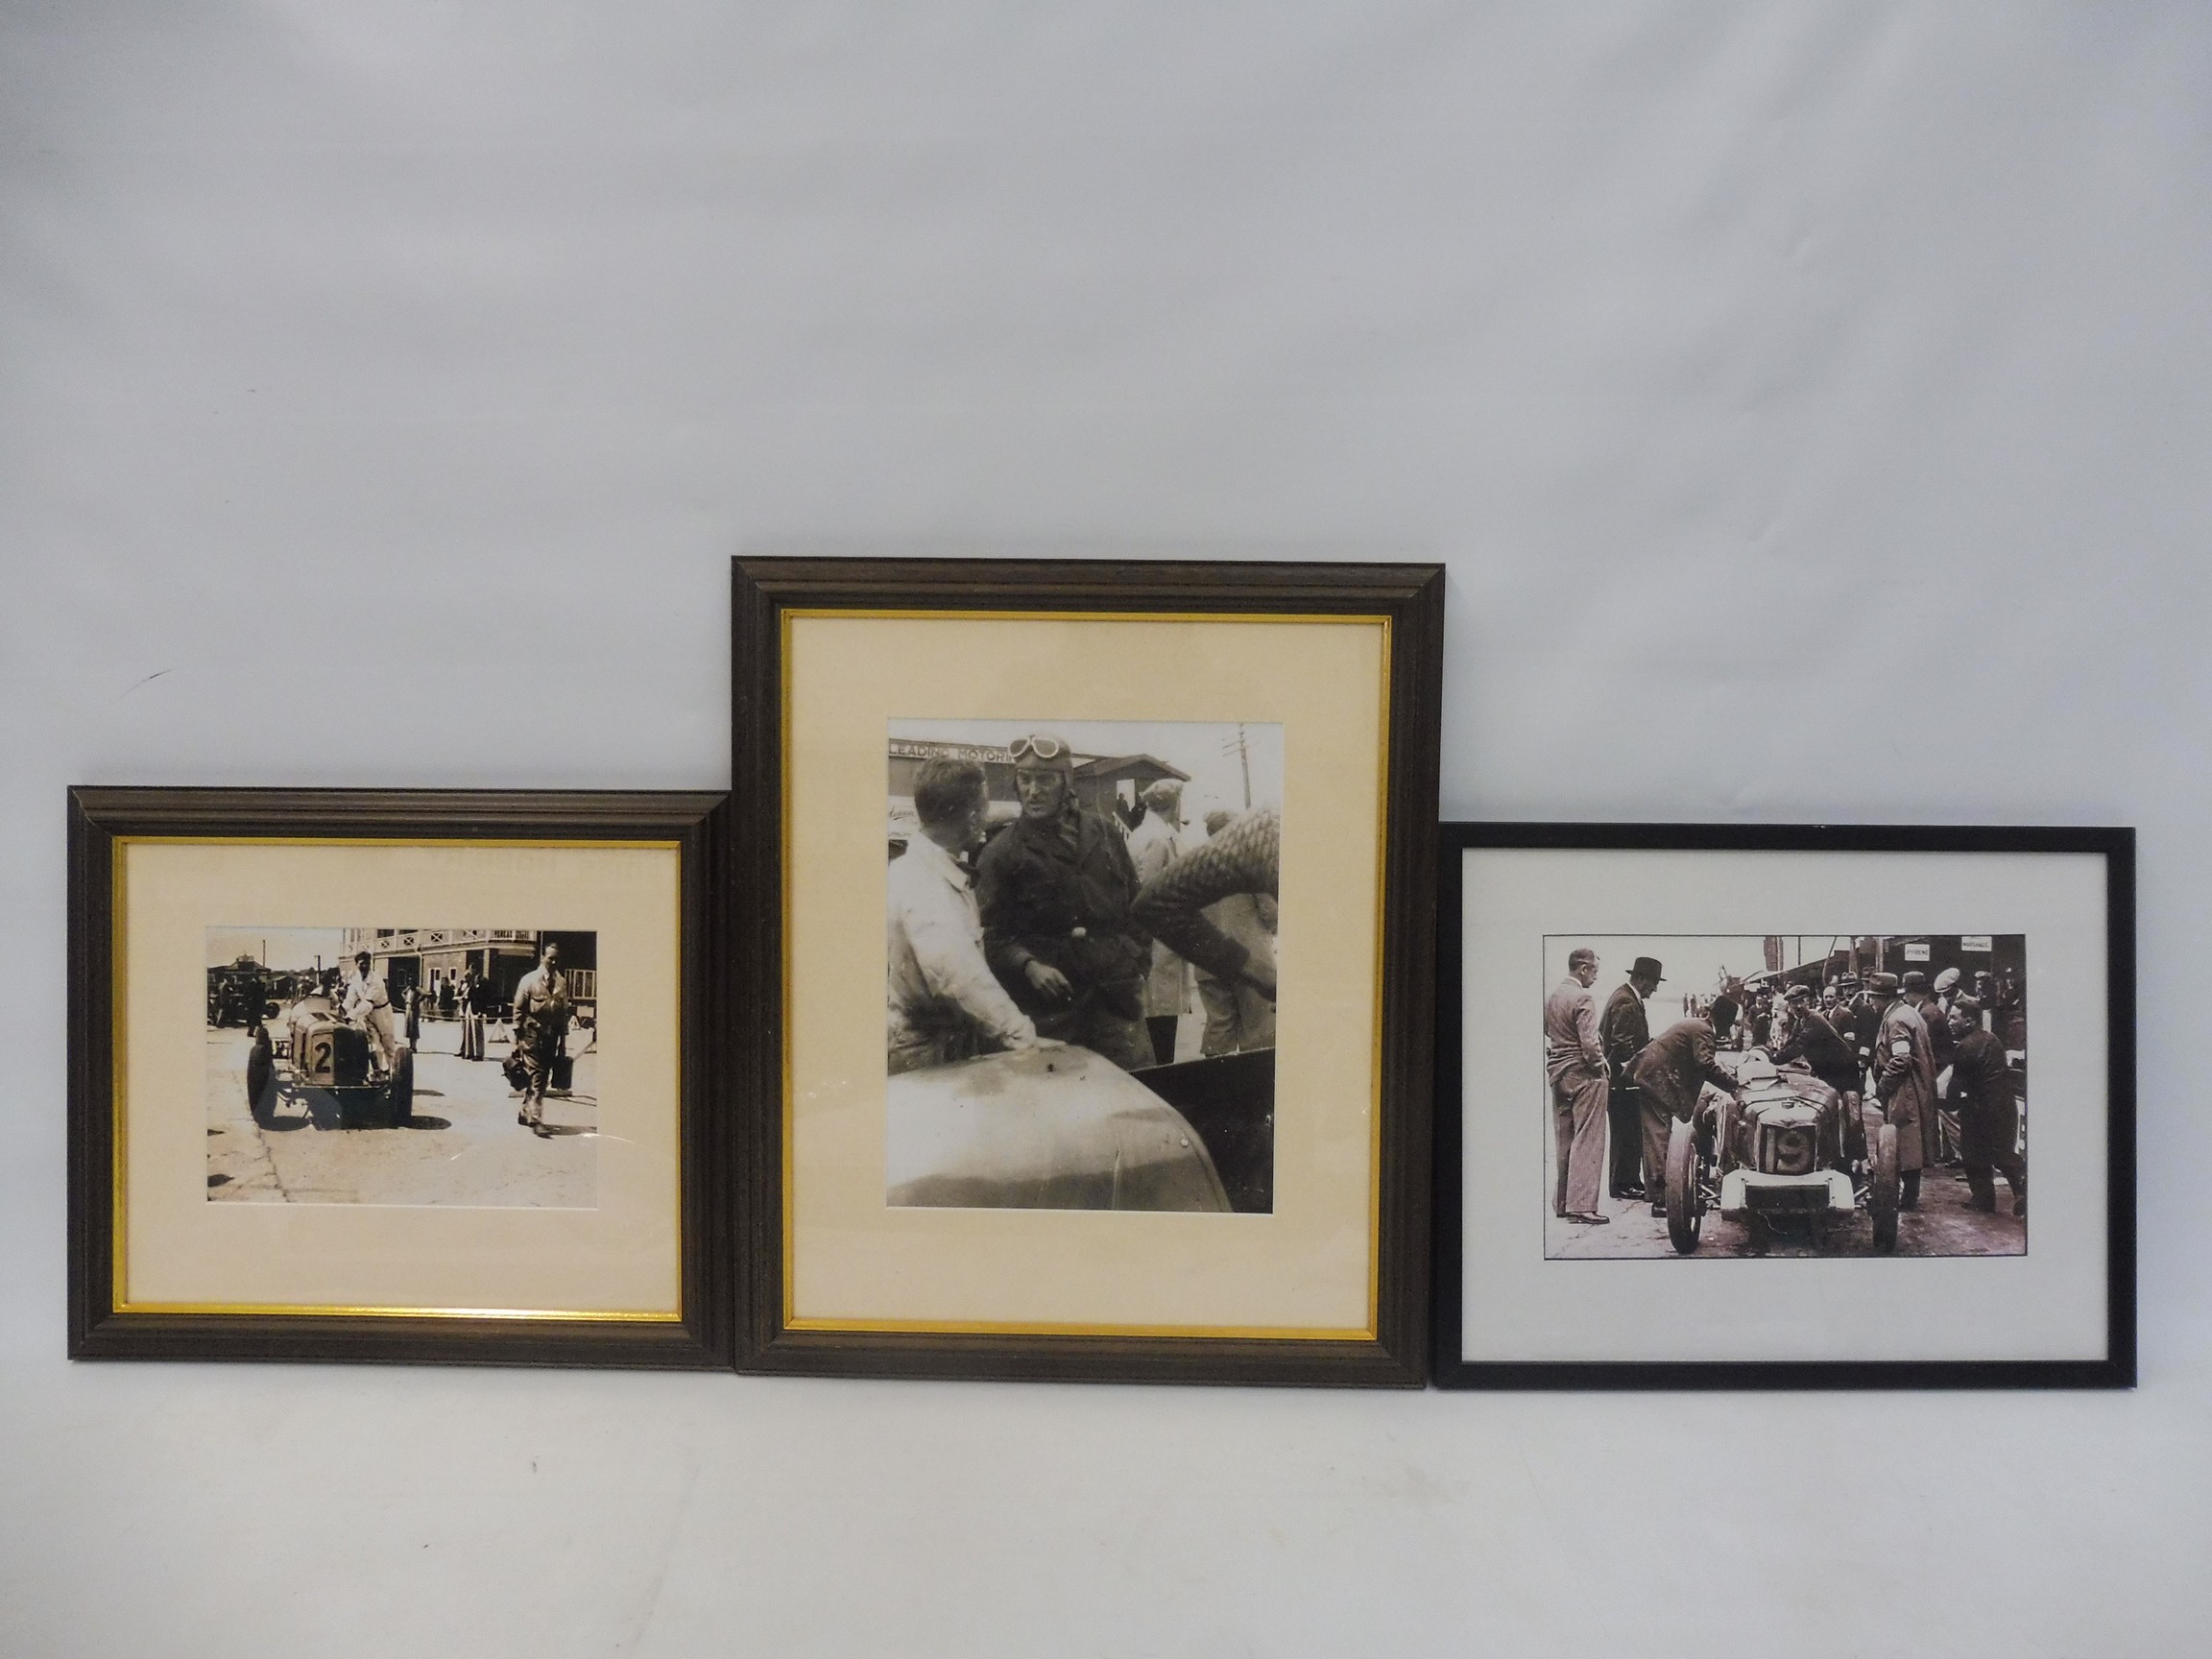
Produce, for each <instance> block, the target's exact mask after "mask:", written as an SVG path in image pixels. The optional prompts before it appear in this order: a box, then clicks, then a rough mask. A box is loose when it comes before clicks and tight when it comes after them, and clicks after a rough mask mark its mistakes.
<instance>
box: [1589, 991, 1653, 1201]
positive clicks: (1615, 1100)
mask: <svg viewBox="0 0 2212 1659" xmlns="http://www.w3.org/2000/svg"><path fill="white" fill-rule="evenodd" d="M1664 983H1666V981H1665V980H1664V979H1662V978H1661V976H1660V973H1659V964H1658V963H1657V962H1656V961H1654V960H1653V959H1652V958H1651V957H1649V956H1639V957H1637V958H1636V960H1635V961H1634V962H1633V963H1631V964H1630V965H1629V969H1628V977H1627V979H1626V980H1625V981H1624V982H1623V983H1622V984H1620V985H1617V986H1615V987H1614V990H1613V995H1612V996H1611V997H1609V998H1606V999H1605V1012H1604V1013H1603V1014H1602V1015H1601V1016H1599V1021H1598V1040H1599V1042H1600V1043H1602V1044H1603V1045H1604V1046H1605V1070H1606V1078H1607V1093H1606V1096H1605V1118H1606V1126H1607V1128H1609V1129H1610V1130H1611V1131H1612V1135H1613V1144H1612V1151H1611V1153H1610V1154H1609V1158H1608V1163H1607V1169H1606V1182H1605V1186H1606V1190H1607V1191H1608V1192H1610V1193H1611V1194H1612V1195H1613V1196H1614V1197H1616V1198H1643V1197H1645V1196H1647V1189H1648V1187H1649V1185H1650V1181H1651V1176H1650V1172H1649V1171H1648V1170H1647V1169H1645V1168H1644V1108H1643V1106H1642V1104H1641V1102H1640V1100H1639V1098H1638V1095H1637V1091H1636V1084H1635V1080H1634V1079H1633V1078H1631V1077H1630V1076H1629V1075H1628V1063H1629V1062H1630V1061H1631V1060H1633V1059H1635V1058H1636V1056H1637V1055H1638V1054H1639V1053H1640V1052H1641V1051H1642V1050H1643V1047H1644V1045H1645V1044H1647V1043H1648V1042H1650V1041H1651V1022H1650V1019H1649V1017H1648V1015H1647V1013H1646V1012H1645V1008H1644V1004H1645V1002H1646V1001H1647V999H1649V998H1650V996H1651V993H1652V992H1654V991H1656V990H1657V989H1658V988H1659V987H1660V986H1661V985H1662V984H1664ZM1661 1179H1665V1172H1664V1171H1662V1172H1661Z"/></svg>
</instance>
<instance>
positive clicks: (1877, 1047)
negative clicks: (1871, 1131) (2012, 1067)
mask: <svg viewBox="0 0 2212 1659" xmlns="http://www.w3.org/2000/svg"><path fill="white" fill-rule="evenodd" d="M1900 989H1901V987H1900V986H1899V984H1898V980H1897V975H1896V974H1873V975H1872V976H1871V977H1869V978H1868V980H1867V981H1866V992H1867V997H1868V998H1869V999H1870V1001H1871V1002H1872V1004H1873V1006H1874V1007H1875V1008H1876V1009H1877V1010H1878V1011H1879V1018H1880V1021H1881V1023H1880V1025H1879V1026H1878V1027H1877V1028H1876V1032H1875V1038H1874V1059H1875V1074H1874V1094H1875V1097H1876V1098H1877V1099H1879V1100H1880V1101H1881V1102H1882V1118H1883V1121H1885V1122H1887V1123H1893V1124H1895V1125H1896V1127H1897V1173H1898V1176H1899V1178H1900V1179H1899V1192H1898V1196H1897V1208H1898V1209H1900V1210H1917V1209H1919V1208H1920V1171H1921V1170H1922V1169H1924V1168H1925V1167H1927V1166H1928V1165H1929V1164H1930V1163H1931V1162H1933V1161H1934V1157H1935V1151H1936V1127H1935V1126H1936V1061H1935V1055H1934V1051H1933V1050H1932V1049H1931V1048H1930V1046H1929V1043H1928V1022H1927V1021H1925V1020H1923V1019H1921V1018H1920V1010H1919V1009H1917V1008H1915V1007H1913V1006H1912V1004H1911V1003H1910V1002H1907V1001H1905V1000H1903V999H1902V998H1901V997H1900V995H1899V993H1900Z"/></svg>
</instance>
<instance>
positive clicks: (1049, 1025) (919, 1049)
mask: <svg viewBox="0 0 2212 1659" xmlns="http://www.w3.org/2000/svg"><path fill="white" fill-rule="evenodd" d="M1011 750H1012V753H1013V756H1014V762H1015V767H1014V784H1015V790H1016V794H1017V796H1018V799H1019V805H1020V813H1019V815H1018V816H1017V817H1016V818H1015V819H1014V820H1013V821H1012V822H1011V823H1009V824H1006V825H1005V826H1003V827H1001V828H998V829H995V831H994V832H992V833H990V834H989V835H988V836H986V828H987V825H988V809H989V801H988V796H987V793H986V786H985V778H984V773H983V769H982V767H980V766H978V765H975V764H974V763H973V762H970V761H965V760H954V759H933V760H930V761H928V762H926V763H925V764H924V766H923V767H922V769H921V771H920V773H919V774H918V775H917V777H916V779H915V781H914V811H915V816H916V817H917V818H918V819H919V821H920V829H921V832H920V833H919V834H918V835H916V836H914V837H912V838H911V839H910V840H909V841H908V843H907V846H906V849H905V851H904V852H903V853H902V854H900V855H899V856H898V857H896V858H894V859H893V860H892V863H891V870H890V906H889V914H888V945H889V953H888V958H887V969H888V972H887V998H888V1013H889V1034H888V1064H889V1070H891V1071H892V1072H893V1073H898V1072H902V1071H910V1070H917V1069H919V1068H923V1067H931V1066H945V1065H950V1064H952V1063H953V1062H955V1061H960V1060H965V1059H969V1058H972V1057H973V1056H974V1055H977V1054H984V1053H992V1052H997V1051H1000V1050H1007V1049H1025V1048H1033V1047H1036V1046H1040V1045H1043V1044H1052V1043H1072V1044H1080V1045H1081V1046H1084V1047H1086V1048H1089V1049H1092V1050H1093V1051H1094V1052H1095V1053H1097V1054H1099V1055H1101V1056H1103V1057H1104V1058H1105V1059H1107V1060H1110V1061H1112V1062H1113V1063H1114V1064H1115V1065H1117V1066H1119V1067H1121V1068H1122V1069H1123V1070H1131V1071H1135V1070H1143V1069H1145V1068H1148V1067H1152V1066H1160V1065H1166V1064H1167V1063H1168V1062H1170V1061H1171V1060H1172V1059H1173V1058H1174V1056H1175V1052H1176V1042H1177V1037H1178V1034H1179V1030H1180V1025H1181V1022H1182V1020H1183V1019H1184V1018H1185V1014H1186V1010H1187V1009H1188V1008H1189V1006H1190V1001H1191V992H1192V991H1193V990H1194V991H1195V993H1196V999H1197V1001H1198V1003H1199V1005H1200V1006H1201V1007H1202V1008H1203V1010H1204V1018H1205V1031H1204V1036H1203V1039H1202V1042H1201V1051H1202V1052H1203V1053H1205V1054H1208V1055H1213V1054H1230V1053H1237V1052H1239V1051H1242V1050H1245V1049H1253V1048H1267V1047H1272V1046H1274V1042H1275V931H1276V902H1277V884H1278V880H1279V871H1280V862H1281V837H1282V815H1281V813H1280V812H1279V811H1278V810H1277V809H1275V808H1273V807H1262V808H1258V809H1255V810H1252V811H1247V812H1243V813H1238V814H1229V813H1213V814H1209V815H1208V819H1207V823H1206V827H1205V829H1204V830H1203V831H1200V830H1198V829H1195V827H1193V826H1190V825H1187V824H1186V823H1185V822H1184V820H1183V811H1182V785H1181V784H1180V783H1178V782H1177V781H1174V780H1172V779H1163V780H1160V781H1156V782H1154V783H1152V784H1151V785H1149V786H1148V788H1147V789H1146V790H1145V793H1144V796H1143V804H1144V807H1145V812H1144V816H1143V818H1142V820H1140V822H1139V823H1138V825H1137V827H1136V828H1135V829H1126V828H1125V827H1124V826H1123V825H1122V823H1121V822H1120V820H1119V819H1118V818H1116V817H1113V816H1109V815H1102V814H1099V813H1096V812H1092V811H1089V810H1087V809H1086V808H1085V807H1084V805H1083V804H1082V802H1081V800H1080V798H1079V797H1078V795H1077V793H1076V789H1075V770H1074V768H1075V758H1074V753H1073V751H1072V749H1071V748H1070V746H1069V744H1068V743H1067V742H1066V741H1065V740H1064V739H1062V738H1059V737H1055V736H1051V735H1049V734H1046V733H1035V734H1032V735H1029V736H1025V737H1022V738H1018V739H1017V740H1016V741H1015V742H1014V743H1013V744H1012V745H1011Z"/></svg>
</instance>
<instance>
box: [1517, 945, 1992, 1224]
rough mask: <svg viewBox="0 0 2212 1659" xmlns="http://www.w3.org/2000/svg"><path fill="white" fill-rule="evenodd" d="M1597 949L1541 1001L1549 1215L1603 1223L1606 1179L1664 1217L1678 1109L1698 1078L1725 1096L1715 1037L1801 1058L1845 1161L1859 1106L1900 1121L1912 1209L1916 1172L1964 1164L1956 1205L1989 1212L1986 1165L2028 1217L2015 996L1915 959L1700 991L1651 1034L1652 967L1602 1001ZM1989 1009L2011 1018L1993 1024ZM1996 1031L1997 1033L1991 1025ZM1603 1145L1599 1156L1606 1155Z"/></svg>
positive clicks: (1856, 1147) (1578, 952) (1573, 954)
mask: <svg viewBox="0 0 2212 1659" xmlns="http://www.w3.org/2000/svg"><path fill="white" fill-rule="evenodd" d="M1598 972H1599V962H1598V953H1597V952H1596V951H1595V950H1589V949H1588V948H1586V947H1578V948H1576V949H1575V950H1572V951H1570V952H1569V953H1568V957H1567V977H1566V978H1565V979H1563V980H1561V981H1560V983H1559V984H1558V985H1557V986H1556V987H1555V988H1554V989H1553V990H1552V991H1551V994H1550V995H1549V996H1548V997H1547V998H1545V1002H1544V1069H1545V1076H1546V1078H1547V1080H1548V1081H1549V1083H1550V1086H1551V1116H1552V1126H1553V1133H1554V1136H1555V1138H1556V1142H1557V1148H1558V1173H1557V1180H1556V1182H1555V1183H1554V1188H1553V1192H1552V1202H1551V1210H1552V1214H1554V1215H1556V1216H1558V1217H1560V1218H1562V1219H1564V1220H1567V1221H1570V1222H1574V1223H1576V1224H1579V1225H1582V1226H1593V1227H1596V1226H1603V1225H1605V1224H1606V1222H1607V1221H1608V1219H1609V1217H1607V1216H1606V1215H1605V1214H1602V1213H1601V1212H1600V1211H1599V1208H1598V1192H1599V1183H1600V1182H1601V1181H1602V1182H1603V1183H1604V1185H1605V1187H1606V1190H1607V1191H1608V1192H1609V1193H1610V1194H1611V1196H1613V1197H1614V1198H1616V1199H1625V1200H1631V1201H1637V1200H1648V1201H1649V1202H1650V1205H1651V1213H1652V1214H1654V1215H1664V1214H1666V1213H1667V1205H1666V1194H1665V1182H1666V1173H1665V1172H1666V1167H1667V1142H1668V1139H1669V1137H1670V1136H1671V1133H1672V1125H1673V1123H1674V1122H1675V1121H1676V1120H1677V1119H1679V1120H1682V1121H1688V1120H1689V1119H1690V1118H1692V1116H1693V1114H1694V1113H1695V1109H1696V1105H1697V1099H1698V1096H1699V1095H1700V1094H1702V1092H1703V1091H1704V1090H1705V1088H1706V1087H1708V1086H1711V1087H1713V1088H1716V1089H1719V1090H1721V1091H1723V1092H1725V1093H1733V1092H1735V1090H1736V1087H1737V1084H1736V1079H1735V1076H1734V1075H1733V1074H1732V1073H1731V1072H1730V1071H1728V1070H1726V1069H1725V1068H1723V1067H1722V1066H1721V1065H1720V1063H1719V1051H1720V1050H1721V1049H1722V1048H1725V1047H1757V1048H1764V1049H1766V1050H1767V1053H1768V1056H1769V1057H1770V1058H1772V1059H1773V1060H1775V1061H1776V1062H1778V1063H1782V1064H1789V1063H1791V1062H1795V1063H1797V1064H1799V1065H1802V1066H1803V1067H1804V1068H1805V1069H1806V1070H1809V1071H1811V1072H1812V1073H1813V1075H1814V1076H1815V1077H1817V1078H1818V1079H1819V1080H1820V1081H1821V1082H1822V1083H1825V1084H1826V1085H1827V1086H1828V1087H1829V1088H1831V1089H1833V1090H1835V1091H1836V1092H1837V1094H1839V1095H1841V1096H1842V1097H1843V1102H1844V1113H1843V1118H1844V1125H1845V1138H1844V1144H1843V1151H1842V1157H1843V1160H1844V1161H1845V1162H1846V1163H1848V1162H1849V1161H1850V1160H1851V1159H1852V1158H1853V1157H1854V1156H1856V1157H1859V1158H1863V1157H1864V1146H1863V1132H1858V1131H1859V1126H1860V1123H1861V1118H1860V1103H1861V1102H1862V1101H1865V1102H1869V1103H1872V1104H1873V1105H1875V1106H1877V1107H1878V1108H1879V1109H1880V1112H1881V1115H1882V1120H1883V1121H1884V1122H1886V1123H1889V1124H1893V1125H1894V1126H1895V1127H1896V1130H1897V1164H1898V1171H1899V1176H1900V1182H1899V1186H1900V1192H1899V1201H1898V1208H1899V1209H1901V1210H1916V1209H1918V1208H1919V1205H1920V1186H1921V1179H1922V1175H1923V1173H1924V1172H1925V1171H1926V1170H1927V1169H1929V1168H1930V1167H1933V1166H1951V1167H1956V1168H1958V1169H1960V1171H1961V1172H1962V1174H1963V1178H1964V1179H1965V1181H1966V1184H1967V1188H1968V1194H1969V1196H1968V1200H1967V1207H1968V1208H1969V1209H1972V1210H1980V1211H1994V1210H1995V1209H1996V1207H1997V1200H1996V1179H1995V1178H1996V1176H1997V1175H1998V1174H1999V1173H2002V1174H2003V1175H2004V1177H2005V1179H2006V1183H2007V1185H2008V1187H2009V1189H2010V1190H2011V1194H2012V1214H2015V1215H2026V1214H2027V1213H2028V1169H2027V1163H2026V1160H2025V1158H2024V1157H2023V1156H2022V1154H2021V1152H2020V1149H2019V1100H2018V1095H2017V1093H2016V1090H2015V1087H2014V1080H2013V1073H2012V1068H2011V1063H2010V1056H2009V1054H2008V1051H2007V1040H2008V1037H2009V1036H2020V1035H2024V1033H2023V1032H2021V1031H2020V1030H2019V1029H2018V1025H2017V1022H2018V1021H2019V1020H2020V1019H2021V1018H2023V1017H2022V1016H2021V1015H2020V1001H2019V998H2018V996H2017V993H2016V992H2014V993H2013V994H2012V995H2010V996H2009V997H2008V996H2007V994H2006V993H2005V991H2004V990H2003V988H2002V987H2000V986H1999V984H1998V982H1997V981H1996V980H1995V979H1994V978H1993V976H1991V975H1989V974H1980V975H1978V976H1977V979H1976V985H1975V989H1976V990H1978V991H1980V992H1982V993H1983V995H1981V996H1976V995H1973V994H1970V993H1968V992H1965V991H1962V990H1961V989H1960V986H1961V983H1962V976H1961V975H1960V972H1959V970H1957V969H1956V968H1952V969H1946V970H1945V971H1944V972H1943V973H1942V974H1938V975H1937V976H1936V979H1935V980H1934V981H1933V982H1931V981H1930V979H1929V977H1928V975H1927V974H1924V973H1920V972H1918V971H1913V972H1910V973H1907V974H1902V975H1900V974H1869V975H1867V976H1866V977H1865V978H1864V979H1863V980H1862V979H1861V978H1860V976H1859V975H1857V974H1841V975H1839V976H1838V977H1836V978H1834V979H1831V980H1829V981H1828V982H1826V983H1825V984H1823V985H1822V986H1821V987H1820V988H1819V989H1818V990H1817V991H1815V989H1814V988H1813V987H1812V986H1811V985H1809V984H1793V985H1791V986H1790V987H1789V988H1788V989H1787V990H1786V991H1784V992H1782V993H1780V994H1779V995H1778V994H1776V992H1775V991H1774V990H1773V989H1771V988H1770V987H1768V988H1761V989H1759V990H1756V991H1752V992H1749V993H1744V992H1743V991H1742V989H1741V987H1740V986H1738V987H1736V994H1733V995H1732V994H1731V993H1730V991H1728V990H1723V991H1721V992H1720V993H1719V994H1718V995H1716V996H1713V997H1711V998H1704V997H1685V998H1683V1002H1682V1007H1683V1012H1684V1018H1683V1019H1681V1020H1680V1021H1678V1022H1675V1023H1674V1024H1672V1025H1670V1026H1668V1027H1667V1028H1666V1029H1665V1030H1664V1031H1662V1032H1660V1034H1659V1035H1658V1036H1657V1037H1653V1036H1652V1035H1651V1033H1650V1027H1649V1022H1648V1018H1647V1011H1646V1008H1645V1004H1646V1003H1647V1001H1648V1000H1649V999H1650V998H1651V995H1652V993H1653V992H1654V991H1656V990H1657V989H1658V987H1659V986H1660V984H1661V983H1663V973H1662V965H1661V964H1660V963H1659V962H1658V961H1656V960H1654V959H1653V958H1651V957H1649V956H1639V957H1637V958H1636V959H1635V961H1634V962H1633V963H1632V964H1631V965H1630V967H1629V970H1628V975H1627V978H1626V979H1625V980H1624V981H1623V983H1622V984H1621V985H1620V986H1618V987H1617V988H1616V989H1615V990H1614V991H1613V993H1612V995H1611V996H1610V997H1609V998H1606V1000H1605V1003H1604V1006H1603V1008H1602V1009H1600V1008H1599V1004H1598V1000H1597V997H1596V995H1595V992H1594V990H1593V987H1594V986H1595V985H1596V984H1597V981H1598ZM2001 1016H2008V1017H2010V1020H2011V1022H2012V1023H2011V1024H2010V1025H2001V1024H2000V1018H2001ZM2001 1030H2002V1031H2004V1032H2005V1033H2006V1034H2005V1035H2000V1034H1999V1033H2000V1031H2001ZM1608 1142H1609V1143H1610V1147H1611V1150H1610V1153H1608V1151H1607V1146H1608Z"/></svg>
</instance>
